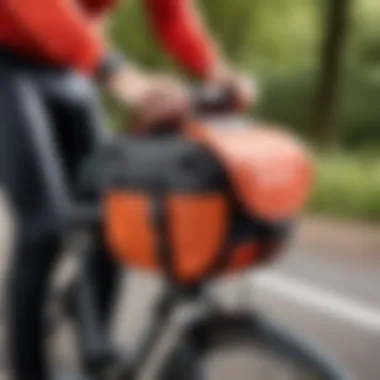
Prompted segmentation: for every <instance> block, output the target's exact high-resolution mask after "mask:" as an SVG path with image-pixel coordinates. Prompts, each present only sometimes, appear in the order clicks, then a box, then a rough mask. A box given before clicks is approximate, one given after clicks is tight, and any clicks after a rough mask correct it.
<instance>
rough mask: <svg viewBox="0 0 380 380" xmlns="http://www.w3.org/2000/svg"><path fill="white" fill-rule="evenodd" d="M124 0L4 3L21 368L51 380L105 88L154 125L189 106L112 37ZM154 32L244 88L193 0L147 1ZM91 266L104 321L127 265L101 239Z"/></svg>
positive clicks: (2, 125) (2, 101) (0, 78)
mask: <svg viewBox="0 0 380 380" xmlns="http://www.w3.org/2000/svg"><path fill="white" fill-rule="evenodd" d="M114 3H115V1H113V0H49V1H45V0H34V1H33V2H32V1H30V0H2V1H1V3H0V144H1V146H0V152H1V154H2V156H1V158H0V183H1V186H2V187H4V188H5V190H6V192H7V194H8V196H9V199H10V201H11V205H12V206H13V208H14V210H15V215H16V217H17V220H18V230H17V239H16V242H15V246H14V254H13V255H12V263H11V271H10V276H9V279H8V281H9V283H8V285H9V287H8V301H9V305H8V311H9V342H10V343H11V345H10V357H11V365H12V370H13V371H14V375H15V378H16V379H18V380H21V379H27V380H34V379H36V380H37V379H38V380H41V379H45V378H46V377H47V374H46V368H45V367H44V355H43V349H42V342H43V339H42V325H43V323H42V310H43V300H44V297H45V292H46V289H47V287H48V286H47V284H48V281H49V273H50V272H51V271H52V268H53V266H54V264H55V262H56V260H57V258H58V252H59V245H60V237H61V235H62V232H63V231H64V228H65V221H66V217H65V212H66V211H67V210H68V209H69V206H70V201H71V197H73V196H76V193H75V189H74V179H75V177H76V175H77V172H78V169H79V167H80V165H81V163H82V161H83V159H84V157H86V156H87V155H88V154H89V153H90V152H91V151H92V150H93V149H95V148H96V146H97V144H98V143H100V142H101V141H102V140H103V138H104V133H105V132H104V131H103V130H102V126H103V119H102V116H101V113H100V107H99V104H98V99H97V96H96V91H95V89H94V86H95V85H96V84H97V83H100V84H104V85H105V86H106V87H107V88H108V89H109V90H110V92H111V93H112V94H113V95H114V96H115V98H116V99H117V100H119V101H120V102H121V103H122V104H124V105H126V106H128V107H132V108H134V109H136V110H137V113H138V114H139V115H144V120H143V121H144V122H146V123H148V122H152V121H155V120H158V121H159V120H161V119H165V118H167V117H170V116H173V115H177V114H179V113H181V112H184V111H185V110H186V104H187V94H186V91H185V90H184V87H183V86H182V85H181V83H180V82H178V81H176V80H175V79H173V78H171V77H167V76H162V75H155V74H148V73H145V72H143V71H141V70H139V69H138V68H137V66H136V65H135V64H132V63H131V62H130V61H129V60H128V59H124V58H123V57H121V56H120V55H118V54H116V53H115V52H114V51H113V50H112V49H111V48H110V43H109V42H108V38H107V36H106V33H105V31H106V24H107V15H108V13H109V11H110V10H111V9H112V8H113V6H114V5H115V4H114ZM145 5H146V10H147V14H148V17H149V19H150V21H151V25H152V26H153V31H154V32H155V34H156V35H157V37H158V40H159V41H160V42H161V43H162V45H163V46H164V47H165V48H166V49H167V50H168V51H169V52H170V53H171V54H172V55H173V56H174V58H175V59H177V61H178V62H179V63H180V64H182V65H183V67H184V68H186V69H188V70H189V71H190V72H192V73H194V74H196V75H198V76H199V77H200V78H201V79H203V80H205V81H211V82H216V83H224V82H229V83H231V84H235V85H236V88H237V89H238V92H239V93H240V95H241V97H242V99H244V100H246V99H248V98H249V97H250V96H251V94H250V91H249V87H248V86H246V82H245V81H241V80H240V78H241V77H240V76H238V75H235V74H233V73H232V71H231V70H230V69H228V65H226V64H225V63H224V61H223V60H222V58H221V55H220V54H219V53H218V51H217V49H216V47H215V45H214V43H213V42H212V41H211V40H210V38H209V37H208V36H207V33H206V32H205V30H204V28H203V27H202V24H201V22H200V19H199V17H198V16H197V13H196V10H195V9H194V7H193V6H192V4H191V2H190V1H189V0H145ZM91 270H92V274H93V276H94V278H96V285H97V300H98V306H99V312H101V313H102V319H103V323H107V318H108V316H109V314H110V307H111V306H110V305H111V295H112V294H113V289H114V286H115V282H116V277H117V276H116V275H115V266H114V264H113V263H112V261H111V260H110V259H109V258H108V256H107V255H106V253H105V249H103V246H102V244H101V241H100V242H99V244H98V246H97V248H96V252H94V253H93V255H92V265H91Z"/></svg>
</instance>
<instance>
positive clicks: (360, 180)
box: [310, 154, 380, 221]
mask: <svg viewBox="0 0 380 380" xmlns="http://www.w3.org/2000/svg"><path fill="white" fill-rule="evenodd" d="M316 185H317V186H316V191H315V194H314V197H313V199H312V201H311V204H310V211H311V212H317V213H324V214H330V215H337V216H340V217H345V218H356V219H369V220H377V221H380V196H379V189H380V160H379V158H374V157H370V156H358V155H355V156H353V155H351V156H350V155H343V154H336V155H333V156H328V157H322V158H321V159H320V160H319V162H318V178H317V184H316Z"/></svg>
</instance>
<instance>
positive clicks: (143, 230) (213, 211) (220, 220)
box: [105, 191, 228, 282]
mask: <svg viewBox="0 0 380 380" xmlns="http://www.w3.org/2000/svg"><path fill="white" fill-rule="evenodd" d="M149 206H150V203H149V198H147V197H145V196H143V195H139V194H134V193H129V192H124V191H120V192H113V193H111V194H109V195H108V196H107V197H106V201H105V210H106V212H105V214H106V216H105V229H106V236H107V241H108V244H109V246H110V248H111V251H112V252H113V254H114V255H115V256H116V258H117V259H119V260H120V261H121V262H122V263H124V264H125V265H127V266H129V267H132V268H133V267H135V268H136V267H137V268H141V269H145V270H151V271H162V268H161V267H160V258H159V256H158V255H159V252H158V250H157V248H158V246H157V244H158V236H157V231H156V230H155V228H154V226H152V224H151V223H152V221H151V218H150V215H149V210H150V209H149ZM166 211H167V218H168V223H169V236H167V238H168V239H169V244H170V247H171V251H172V254H173V257H172V260H173V261H172V263H173V269H174V271H175V274H176V276H177V277H178V279H179V280H181V281H183V282H191V281H196V280H198V279H199V278H200V277H202V275H204V274H205V273H206V271H207V270H208V269H209V267H210V265H212V263H213V262H214V261H215V260H216V258H217V255H218V254H219V253H220V251H221V249H222V245H223V243H224V238H225V234H226V232H227V220H228V218H227V203H226V200H225V198H224V197H223V196H222V195H218V194H208V195H174V196H172V197H171V198H170V199H168V200H167V203H166Z"/></svg>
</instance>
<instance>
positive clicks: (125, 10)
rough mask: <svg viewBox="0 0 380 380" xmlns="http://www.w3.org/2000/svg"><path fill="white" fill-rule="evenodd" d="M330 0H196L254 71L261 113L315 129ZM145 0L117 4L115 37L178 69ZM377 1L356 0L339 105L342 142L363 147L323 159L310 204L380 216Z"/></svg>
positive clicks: (152, 63) (141, 57) (218, 34)
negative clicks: (160, 40)
mask: <svg viewBox="0 0 380 380" xmlns="http://www.w3.org/2000/svg"><path fill="white" fill-rule="evenodd" d="M328 1H330V0H324V1H315V0H234V1H231V0H199V3H200V6H201V10H202V11H203V12H202V13H203V15H204V17H205V19H206V21H207V22H208V24H209V25H210V29H211V30H212V33H213V35H214V36H215V38H216V39H217V40H218V41H219V43H220V46H221V47H222V48H223V50H224V52H225V55H226V56H227V57H229V58H230V59H231V60H232V61H233V62H235V64H236V65H238V66H240V67H241V68H243V69H245V70H248V71H249V72H252V73H256V74H257V75H258V76H259V78H260V80H261V82H262V87H263V91H264V93H263V102H262V104H260V105H259V107H258V109H257V110H256V115H257V116H259V117H261V118H265V119H267V120H273V121H276V122H278V123H281V124H283V125H285V126H287V127H289V128H293V129H295V130H297V131H298V132H299V133H301V134H302V135H304V136H306V137H307V136H308V135H310V134H311V131H310V128H311V125H312V117H313V111H314V110H313V107H314V98H315V91H316V86H317V84H318V80H319V77H318V73H319V63H320V62H319V54H320V42H321V36H322V35H323V31H324V28H325V25H324V24H323V20H324V19H323V18H322V14H323V13H322V11H323V10H324V6H325V5H326V4H327V2H328ZM142 3H143V1H141V0H128V1H126V2H125V3H123V5H122V6H121V7H120V9H119V10H118V12H116V14H115V17H114V20H113V25H112V33H113V36H114V39H115V41H116V43H117V44H118V45H119V46H121V47H122V48H123V49H124V50H125V51H126V53H127V54H129V55H130V56H131V57H133V59H136V60H137V61H138V62H141V63H142V64H144V65H145V66H146V67H148V68H158V69H170V70H173V69H174V70H177V69H178V68H177V67H176V66H175V65H173V63H172V61H171V60H170V58H169V57H168V56H167V55H166V53H165V52H163V51H162V49H161V48H160V47H159V46H158V45H157V44H156V41H155V39H154V36H153V35H152V34H151V33H150V30H149V27H148V25H147V22H146V17H145V12H144V9H143V6H142ZM379 20H380V2H379V1H378V0H356V1H353V9H352V15H351V29H350V36H349V43H348V46H347V53H346V59H345V64H344V67H342V72H341V74H342V79H343V80H342V85H341V88H340V93H341V97H340V103H339V109H338V126H337V127H338V131H339V136H340V138H341V142H342V146H344V147H345V148H349V149H351V150H352V149H355V151H360V154H359V153H358V154H356V155H355V156H352V155H351V156H346V155H339V154H337V155H334V156H329V157H323V158H322V159H320V161H319V165H318V168H319V172H318V173H319V174H318V183H317V191H316V194H315V197H314V198H313V201H312V203H311V210H312V211H319V212H327V213H333V214H337V215H341V216H346V217H362V218H370V219H378V220H380V193H379V189H380V160H379V159H376V158H374V156H375V157H376V156H378V154H379V153H378V152H379V151H380V107H379V101H380V33H379V25H378V24H379Z"/></svg>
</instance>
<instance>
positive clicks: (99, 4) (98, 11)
mask: <svg viewBox="0 0 380 380" xmlns="http://www.w3.org/2000/svg"><path fill="white" fill-rule="evenodd" d="M77 1H79V3H80V5H81V6H82V7H83V8H84V10H85V11H86V12H87V13H88V14H89V15H95V16H99V15H103V14H105V13H108V11H109V10H111V9H112V8H114V7H115V6H116V5H117V4H118V3H119V2H120V1H119V0H77Z"/></svg>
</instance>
